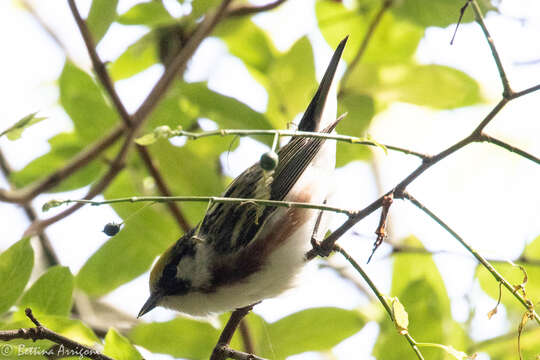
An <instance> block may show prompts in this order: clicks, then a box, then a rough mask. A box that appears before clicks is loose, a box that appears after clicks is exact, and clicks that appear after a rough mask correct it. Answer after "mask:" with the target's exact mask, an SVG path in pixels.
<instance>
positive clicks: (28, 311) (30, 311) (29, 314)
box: [24, 308, 42, 327]
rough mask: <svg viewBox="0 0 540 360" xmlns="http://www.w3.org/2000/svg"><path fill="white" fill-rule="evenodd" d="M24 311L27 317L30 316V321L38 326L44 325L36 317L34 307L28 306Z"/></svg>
mask: <svg viewBox="0 0 540 360" xmlns="http://www.w3.org/2000/svg"><path fill="white" fill-rule="evenodd" d="M24 313H25V314H26V317H28V318H29V319H30V321H31V322H33V323H34V325H36V326H37V327H42V325H41V323H40V322H39V321H38V320H37V319H36V318H35V316H34V314H32V309H30V308H26V309H24Z"/></svg>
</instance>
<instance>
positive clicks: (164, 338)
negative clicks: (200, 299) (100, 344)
mask: <svg viewBox="0 0 540 360" xmlns="http://www.w3.org/2000/svg"><path fill="white" fill-rule="evenodd" d="M156 334H159V336H156ZM218 336H219V332H218V330H216V329H214V328H213V327H212V326H211V325H210V324H208V323H206V322H201V321H197V320H191V319H186V318H181V317H178V318H176V319H174V320H171V321H167V322H163V323H150V324H139V325H136V326H135V327H134V328H133V329H132V330H131V331H130V332H129V334H128V338H129V339H130V340H131V341H132V342H133V343H135V344H137V345H140V346H143V347H144V348H146V349H148V350H150V351H152V352H155V353H161V354H169V355H172V356H173V357H176V358H186V359H208V358H209V356H210V353H211V351H212V349H213V348H214V346H215V345H216V341H217V338H218Z"/></svg>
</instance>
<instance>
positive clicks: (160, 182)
mask: <svg viewBox="0 0 540 360" xmlns="http://www.w3.org/2000/svg"><path fill="white" fill-rule="evenodd" d="M68 3H69V6H70V9H71V12H72V14H73V17H74V18H75V22H76V23H77V26H78V28H79V31H80V32H81V35H82V37H83V40H84V43H85V45H86V49H87V51H88V54H89V56H90V59H91V61H92V65H93V67H94V70H95V71H96V75H97V77H98V79H99V81H100V82H101V84H102V85H103V87H104V88H105V90H106V92H107V94H108V95H109V97H110V99H111V101H112V103H113V105H114V107H115V108H116V110H117V112H118V114H119V115H120V118H121V119H122V121H123V122H124V124H125V125H126V126H127V127H128V128H135V129H137V128H138V127H140V126H142V122H143V118H141V120H140V123H139V124H135V123H134V121H133V119H132V117H131V116H130V115H129V114H128V112H127V110H126V108H125V107H124V104H123V103H122V101H121V100H120V97H119V96H118V93H117V92H116V89H115V88H114V84H113V82H112V80H111V77H110V76H109V72H108V71H107V68H106V67H105V64H104V62H103V61H102V60H101V59H100V57H99V55H98V53H97V51H96V47H95V44H94V41H93V39H92V35H91V34H90V31H89V29H88V27H87V26H86V22H85V21H84V20H83V19H82V17H81V15H80V13H79V11H78V9H77V6H76V5H75V2H74V0H68ZM136 148H137V151H138V153H139V156H140V157H141V159H142V160H143V163H144V164H145V166H146V168H147V170H148V172H149V173H150V175H151V176H152V177H153V178H154V180H155V181H156V185H157V186H158V189H159V191H160V193H161V195H164V196H170V195H172V193H171V191H170V190H169V187H168V186H167V184H166V183H165V180H164V179H163V176H162V175H161V173H160V172H159V170H158V169H157V167H156V166H155V164H154V163H153V161H152V158H151V156H150V154H149V153H148V150H147V149H146V148H144V147H142V146H139V145H136ZM167 207H168V208H169V211H170V212H171V214H172V215H173V217H174V218H175V219H176V222H177V223H178V225H179V226H180V228H181V229H182V230H183V231H184V232H188V231H189V230H190V229H191V226H190V225H189V224H188V222H187V220H186V219H185V217H184V215H183V214H182V212H181V211H180V208H179V207H178V206H177V204H174V203H168V204H167Z"/></svg>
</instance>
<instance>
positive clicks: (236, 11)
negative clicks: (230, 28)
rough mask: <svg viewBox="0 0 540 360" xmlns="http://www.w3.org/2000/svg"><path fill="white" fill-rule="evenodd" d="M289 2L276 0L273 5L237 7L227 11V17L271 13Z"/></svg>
mask: <svg viewBox="0 0 540 360" xmlns="http://www.w3.org/2000/svg"><path fill="white" fill-rule="evenodd" d="M285 1H287V0H275V1H273V2H271V3H268V4H265V5H258V6H256V5H237V6H235V7H233V8H231V9H230V10H229V11H227V13H226V15H225V16H227V17H236V16H245V15H255V14H258V13H261V12H265V11H270V10H273V9H275V8H277V7H278V6H280V5H281V4H283V3H284V2H285Z"/></svg>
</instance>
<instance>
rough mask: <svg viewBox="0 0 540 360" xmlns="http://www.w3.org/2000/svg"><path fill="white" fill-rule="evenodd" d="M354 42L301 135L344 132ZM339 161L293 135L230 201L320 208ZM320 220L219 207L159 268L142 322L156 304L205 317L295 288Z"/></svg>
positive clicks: (270, 209)
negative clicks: (269, 166)
mask: <svg viewBox="0 0 540 360" xmlns="http://www.w3.org/2000/svg"><path fill="white" fill-rule="evenodd" d="M346 41H347V38H345V39H343V40H342V41H341V43H340V44H339V45H338V47H337V49H336V51H335V52H334V55H333V57H332V59H331V61H330V64H329V65H328V68H327V70H326V72H325V74H324V77H323V79H322V80H321V83H320V85H319V88H318V89H317V92H316V93H315V96H314V97H313V99H312V100H311V102H310V104H309V106H308V107H307V109H306V111H305V113H304V115H303V117H302V119H301V120H300V123H299V124H298V130H300V131H317V132H322V133H331V132H332V131H333V130H334V128H335V127H336V125H337V122H338V120H336V113H337V99H336V82H335V81H333V80H334V75H335V72H336V68H337V66H338V64H339V60H340V58H341V54H342V52H343V48H344V47H345V43H346ZM335 159H336V144H335V141H333V140H328V141H325V139H323V138H308V137H300V136H296V137H292V139H291V140H290V141H289V143H287V144H286V145H285V146H283V147H282V148H281V149H280V150H279V151H278V164H277V166H276V168H275V169H274V170H270V171H267V170H263V168H261V164H260V163H256V164H255V165H253V166H251V167H250V168H248V169H247V170H245V171H244V172H243V173H242V174H241V175H240V176H238V177H237V178H236V179H235V180H234V181H233V182H232V183H231V184H230V185H229V187H228V188H227V190H226V191H225V193H224V195H223V196H224V197H234V198H246V199H248V198H255V199H271V200H285V201H296V202H310V203H318V204H320V203H322V202H323V201H324V200H325V199H326V196H327V195H328V190H329V187H330V182H331V176H332V174H333V171H334V168H335ZM318 214H319V212H318V211H317V210H314V209H301V208H285V207H275V206H266V207H260V206H258V205H254V204H253V203H249V202H246V203H213V204H212V205H211V206H210V207H209V209H208V210H207V212H206V215H205V217H204V219H203V220H202V222H201V223H199V224H198V225H197V226H196V227H195V228H194V229H193V230H191V231H189V232H188V233H186V234H184V235H183V236H182V237H181V238H180V240H178V241H177V242H176V243H175V244H174V245H172V246H171V247H170V248H169V249H168V250H167V251H165V253H163V255H161V257H160V258H159V260H158V261H157V262H156V264H155V265H154V268H153V269H152V272H151V274H150V297H149V298H148V300H147V301H146V303H145V304H144V305H143V307H142V309H141V311H140V312H139V315H138V316H139V317H140V316H142V315H144V314H146V313H147V312H149V311H150V310H152V309H153V308H155V307H156V306H163V307H166V308H170V309H174V310H177V311H180V312H183V313H186V314H190V315H194V316H205V315H208V314H211V313H220V312H224V311H228V310H234V309H237V308H241V307H244V306H248V305H251V304H254V303H256V302H258V301H261V300H263V299H266V298H270V297H275V296H277V295H279V294H280V293H282V292H283V291H285V290H287V289H288V288H290V287H291V285H292V283H293V280H294V278H295V275H296V274H297V273H298V272H299V271H300V269H301V268H302V266H303V265H304V263H305V262H306V258H305V253H306V252H307V251H308V250H309V248H310V246H311V242H310V240H311V236H312V233H313V230H314V227H315V222H316V220H317V216H318ZM324 232H325V230H322V233H324Z"/></svg>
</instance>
